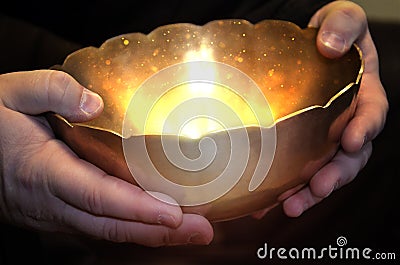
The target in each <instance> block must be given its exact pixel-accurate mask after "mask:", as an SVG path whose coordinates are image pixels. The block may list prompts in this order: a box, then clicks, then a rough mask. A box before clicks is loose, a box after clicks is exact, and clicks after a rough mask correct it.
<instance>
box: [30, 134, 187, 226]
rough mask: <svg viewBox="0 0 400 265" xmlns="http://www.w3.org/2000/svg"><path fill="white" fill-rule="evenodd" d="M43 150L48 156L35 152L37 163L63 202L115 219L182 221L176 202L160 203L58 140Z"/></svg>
mask: <svg viewBox="0 0 400 265" xmlns="http://www.w3.org/2000/svg"><path fill="white" fill-rule="evenodd" d="M46 152H47V153H48V154H50V155H47V156H45V155H42V154H41V153H40V152H38V153H37V154H36V156H37V157H38V158H39V159H41V160H42V162H41V163H39V164H37V166H38V168H44V170H42V172H41V173H42V174H44V175H45V176H47V178H46V179H47V185H48V187H49V191H50V192H51V193H52V194H53V195H54V196H56V197H57V198H59V199H61V200H63V201H64V202H65V203H66V204H71V205H73V206H75V207H77V208H79V209H82V210H84V211H87V212H88V213H91V214H94V215H99V216H110V217H115V218H118V219H127V220H135V221H140V222H144V223H151V224H163V225H167V226H171V227H177V226H178V225H179V224H180V223H181V222H182V211H181V209H180V207H179V206H177V205H176V204H175V205H172V204H168V203H165V202H162V201H160V200H158V199H156V198H154V197H153V196H150V195H149V194H148V193H147V192H145V191H143V190H142V189H141V188H139V187H138V186H135V185H132V184H130V183H128V182H126V181H123V180H121V179H119V178H116V177H113V176H109V175H107V174H106V173H104V172H103V171H102V170H100V169H99V168H97V167H95V166H93V165H92V164H90V163H88V162H86V161H84V160H81V159H79V158H78V157H76V156H74V155H73V154H72V152H71V151H69V149H67V148H65V146H64V144H62V143H61V142H59V141H56V140H53V141H50V142H48V143H47V146H46ZM53 154H57V155H53ZM60 161H62V163H60ZM71 169H73V170H71ZM170 200H172V199H170Z"/></svg>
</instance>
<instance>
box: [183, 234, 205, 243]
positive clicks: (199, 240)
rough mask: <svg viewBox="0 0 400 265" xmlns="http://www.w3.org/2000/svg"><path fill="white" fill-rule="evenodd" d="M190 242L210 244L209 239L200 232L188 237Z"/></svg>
mask: <svg viewBox="0 0 400 265" xmlns="http://www.w3.org/2000/svg"><path fill="white" fill-rule="evenodd" d="M188 243H189V244H195V245H206V244H208V242H207V240H206V239H205V238H204V237H203V235H202V234H200V233H194V234H192V235H190V237H189V239H188Z"/></svg>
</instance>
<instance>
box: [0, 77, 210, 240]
mask: <svg viewBox="0 0 400 265" xmlns="http://www.w3.org/2000/svg"><path fill="white" fill-rule="evenodd" d="M102 109H103V103H102V100H101V98H100V97H99V96H98V95H96V94H93V93H91V92H90V91H89V90H86V89H84V88H83V87H82V86H81V85H79V84H78V83H77V82H76V81H75V80H74V79H73V78H72V77H71V76H69V75H68V74H66V73H63V72H59V71H51V70H38V71H31V72H17V73H9V74H4V75H0V124H1V126H0V169H1V171H0V195H1V196H0V219H1V220H4V221H8V222H10V223H13V224H17V225H21V226H27V227H30V228H34V229H38V230H45V231H62V232H74V233H83V234H87V235H89V236H93V237H95V238H100V239H106V240H111V241H117V242H122V241H126V242H134V243H138V244H143V245H148V246H160V245H175V244H186V243H193V244H208V243H209V242H210V241H211V239H212V237H213V230H212V227H211V225H210V223H209V222H208V221H207V220H206V219H205V218H204V217H202V216H199V215H194V214H183V213H182V211H181V209H180V207H178V206H173V205H170V204H166V203H163V202H161V201H159V200H157V199H155V198H154V197H152V196H150V195H149V194H147V193H146V192H144V191H143V190H142V189H140V188H139V187H137V186H134V185H132V184H130V183H128V182H125V181H123V180H121V179H118V178H116V177H113V176H110V175H107V174H106V173H105V172H103V171H102V170H100V169H99V168H97V167H95V166H94V165H92V164H90V163H88V162H86V161H84V160H81V159H79V158H78V157H77V156H76V155H75V154H74V153H73V152H72V151H71V150H70V149H69V148H68V147H67V146H66V145H65V144H64V143H62V142H61V141H59V140H56V139H55V137H54V135H53V133H52V130H51V129H50V126H49V124H48V123H47V121H46V119H44V117H42V116H40V114H42V113H45V112H48V111H52V112H55V113H58V114H60V115H62V116H63V117H65V118H67V119H68V120H70V121H71V122H82V121H87V120H90V119H93V118H95V117H96V116H98V115H99V114H100V113H101V111H102Z"/></svg>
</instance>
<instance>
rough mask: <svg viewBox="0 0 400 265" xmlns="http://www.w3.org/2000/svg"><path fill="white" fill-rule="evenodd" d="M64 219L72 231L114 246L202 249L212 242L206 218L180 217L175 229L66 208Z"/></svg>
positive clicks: (198, 216)
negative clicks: (120, 243) (133, 245)
mask: <svg viewBox="0 0 400 265" xmlns="http://www.w3.org/2000/svg"><path fill="white" fill-rule="evenodd" d="M65 215H66V216H65V217H66V218H67V220H66V222H67V224H69V225H70V226H71V227H73V229H74V230H78V231H81V232H83V233H85V234H89V235H92V236H94V237H96V238H100V239H105V240H110V241H114V242H132V243H137V244H141V245H146V246H152V247H157V246H164V245H182V244H198V245H206V244H209V243H210V242H211V240H212V238H213V228H212V226H211V224H210V223H209V222H208V221H207V219H206V218H204V217H202V216H200V215H195V214H184V215H183V219H182V223H181V225H180V226H179V227H177V228H168V227H166V226H162V225H151V224H146V223H141V222H132V221H128V220H117V219H112V218H109V217H99V216H93V215H90V214H88V213H86V212H82V211H80V210H79V209H75V208H71V207H69V206H67V210H66V211H65Z"/></svg>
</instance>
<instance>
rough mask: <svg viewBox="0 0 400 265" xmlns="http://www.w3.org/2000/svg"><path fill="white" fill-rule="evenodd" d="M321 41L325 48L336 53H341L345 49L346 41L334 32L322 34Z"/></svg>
mask: <svg viewBox="0 0 400 265" xmlns="http://www.w3.org/2000/svg"><path fill="white" fill-rule="evenodd" d="M321 40H322V42H323V43H324V45H325V46H327V47H329V48H331V49H333V50H335V51H338V52H343V51H344V50H345V48H346V41H345V40H344V39H343V38H342V37H341V36H339V35H338V34H336V33H334V32H329V31H324V32H322V35H321Z"/></svg>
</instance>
